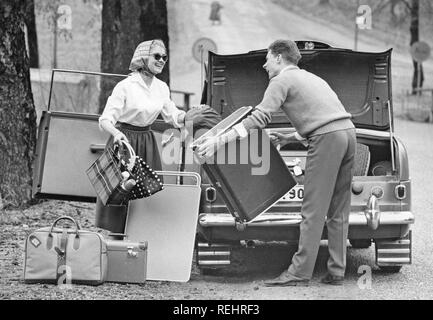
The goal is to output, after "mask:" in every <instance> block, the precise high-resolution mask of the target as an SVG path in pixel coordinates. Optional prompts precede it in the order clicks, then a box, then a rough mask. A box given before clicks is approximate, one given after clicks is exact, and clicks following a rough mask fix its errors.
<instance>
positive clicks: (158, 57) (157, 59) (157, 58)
mask: <svg viewBox="0 0 433 320" xmlns="http://www.w3.org/2000/svg"><path fill="white" fill-rule="evenodd" d="M153 57H154V58H155V60H156V61H159V60H161V58H162V61H164V62H166V61H167V59H168V56H167V55H165V54H163V55H161V54H159V53H155V54H154V55H153Z"/></svg>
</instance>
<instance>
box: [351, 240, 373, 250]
mask: <svg viewBox="0 0 433 320" xmlns="http://www.w3.org/2000/svg"><path fill="white" fill-rule="evenodd" d="M349 242H350V244H351V246H352V248H354V249H367V248H370V246H371V239H357V240H349Z"/></svg>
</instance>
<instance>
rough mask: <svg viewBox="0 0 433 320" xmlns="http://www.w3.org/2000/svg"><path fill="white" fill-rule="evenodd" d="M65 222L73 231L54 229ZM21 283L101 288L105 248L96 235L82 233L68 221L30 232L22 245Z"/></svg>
mask: <svg viewBox="0 0 433 320" xmlns="http://www.w3.org/2000/svg"><path fill="white" fill-rule="evenodd" d="M61 220H69V221H71V222H72V223H73V224H74V227H75V228H58V227H56V225H57V223H58V222H59V221H61ZM24 259H25V261H24V281H25V283H53V284H59V285H64V284H71V283H77V284H89V285H99V284H102V283H103V282H104V281H105V279H106V275H107V247H106V243H105V240H104V238H103V236H102V235H101V234H100V233H97V232H92V231H87V230H82V229H80V226H79V225H78V223H77V222H75V220H74V219H73V218H71V217H68V216H63V217H60V218H58V219H56V220H55V221H54V222H53V224H52V225H51V227H46V228H41V229H38V230H36V231H34V232H32V233H31V234H30V235H29V236H28V237H27V241H26V245H25V258H24Z"/></svg>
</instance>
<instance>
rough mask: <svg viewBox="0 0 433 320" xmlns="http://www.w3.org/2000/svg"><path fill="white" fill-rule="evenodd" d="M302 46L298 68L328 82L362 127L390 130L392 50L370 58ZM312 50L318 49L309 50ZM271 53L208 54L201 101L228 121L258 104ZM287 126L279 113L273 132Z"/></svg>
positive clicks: (300, 43)
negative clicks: (244, 108)
mask: <svg viewBox="0 0 433 320" xmlns="http://www.w3.org/2000/svg"><path fill="white" fill-rule="evenodd" d="M297 44H298V47H299V48H300V51H301V54H302V59H301V60H300V62H299V67H300V68H301V69H305V70H307V71H310V72H312V73H314V74H316V75H318V76H319V77H321V78H322V79H324V80H325V81H327V82H328V84H329V85H330V86H331V88H332V89H333V90H334V91H335V92H336V93H337V95H338V97H339V98H340V100H341V102H342V103H343V105H344V106H345V108H346V110H347V111H348V112H350V113H351V114H352V116H353V118H352V121H353V122H354V124H355V126H356V127H357V128H366V129H374V130H381V131H386V130H389V128H390V123H389V119H390V118H391V119H392V103H391V51H392V50H391V49H390V50H388V51H385V52H379V53H370V52H355V51H351V50H347V49H338V48H331V47H329V46H327V45H325V44H321V43H312V42H303V41H298V42H297ZM312 45H313V46H315V48H314V49H305V47H309V48H311V47H312ZM266 53H267V50H259V51H251V52H248V53H244V54H235V55H218V54H215V53H212V52H209V66H208V75H207V88H206V91H205V96H204V97H203V99H202V101H206V103H207V104H209V105H210V106H212V107H213V108H214V109H215V110H217V111H218V112H219V113H220V114H221V115H222V116H223V118H225V117H227V116H228V115H230V114H231V113H233V112H234V111H235V110H236V109H238V108H239V107H242V106H253V107H254V106H256V105H257V104H259V103H260V101H261V99H262V97H263V93H264V92H265V89H266V87H267V85H268V82H269V79H268V75H267V73H266V72H265V70H264V69H263V64H264V63H265V57H266ZM388 108H391V110H388ZM287 125H290V123H289V120H288V119H287V117H286V116H285V114H284V113H283V112H277V113H275V114H273V117H272V123H271V124H270V125H269V127H287ZM391 125H392V124H391Z"/></svg>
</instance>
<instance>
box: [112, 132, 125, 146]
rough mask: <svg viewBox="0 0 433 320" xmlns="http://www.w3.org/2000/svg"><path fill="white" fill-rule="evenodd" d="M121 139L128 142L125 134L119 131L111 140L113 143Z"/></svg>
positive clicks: (119, 141)
mask: <svg viewBox="0 0 433 320" xmlns="http://www.w3.org/2000/svg"><path fill="white" fill-rule="evenodd" d="M122 140H123V141H125V142H127V143H129V141H128V138H127V137H126V136H125V134H123V133H122V132H120V131H119V132H118V133H116V134H115V136H114V139H113V142H114V144H120V143H121V141H122Z"/></svg>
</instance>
